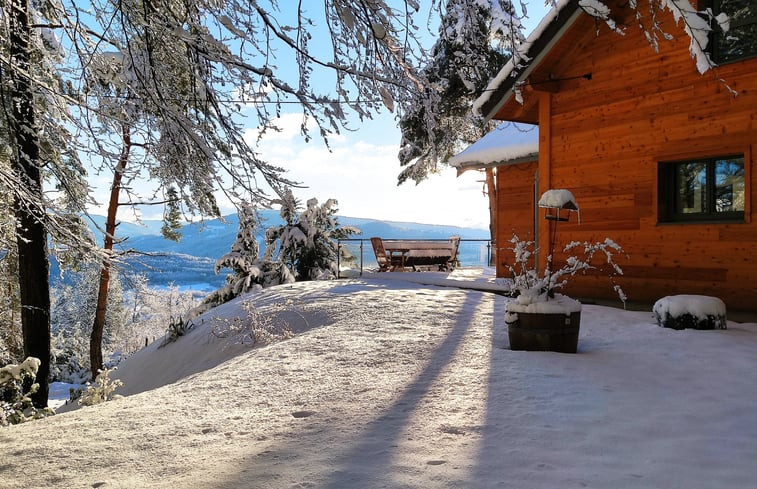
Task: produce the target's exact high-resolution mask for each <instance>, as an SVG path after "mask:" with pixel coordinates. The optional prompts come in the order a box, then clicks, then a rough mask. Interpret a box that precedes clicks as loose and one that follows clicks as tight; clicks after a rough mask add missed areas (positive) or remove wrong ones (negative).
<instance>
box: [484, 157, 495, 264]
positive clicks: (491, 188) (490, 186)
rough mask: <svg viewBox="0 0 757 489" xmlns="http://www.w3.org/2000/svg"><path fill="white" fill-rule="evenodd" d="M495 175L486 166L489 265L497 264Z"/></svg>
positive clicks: (491, 169) (492, 169)
mask: <svg viewBox="0 0 757 489" xmlns="http://www.w3.org/2000/svg"><path fill="white" fill-rule="evenodd" d="M495 177H496V174H495V172H494V168H487V169H486V193H487V195H488V196H489V234H490V235H491V242H492V253H491V259H490V262H489V265H490V266H492V265H494V266H496V264H497V184H496V181H495Z"/></svg>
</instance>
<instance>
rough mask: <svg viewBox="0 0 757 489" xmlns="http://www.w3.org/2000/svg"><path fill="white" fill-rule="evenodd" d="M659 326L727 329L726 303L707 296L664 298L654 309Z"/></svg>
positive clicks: (683, 295)
mask: <svg viewBox="0 0 757 489" xmlns="http://www.w3.org/2000/svg"><path fill="white" fill-rule="evenodd" d="M652 311H653V312H654V316H655V320H656V321H657V324H658V326H662V327H665V328H670V329H678V330H681V329H687V328H690V329H727V327H728V321H727V318H726V307H725V303H724V302H723V301H722V300H721V299H719V298H717V297H710V296H706V295H686V294H682V295H673V296H667V297H663V298H662V299H659V300H658V301H657V302H655V304H654V307H653V308H652Z"/></svg>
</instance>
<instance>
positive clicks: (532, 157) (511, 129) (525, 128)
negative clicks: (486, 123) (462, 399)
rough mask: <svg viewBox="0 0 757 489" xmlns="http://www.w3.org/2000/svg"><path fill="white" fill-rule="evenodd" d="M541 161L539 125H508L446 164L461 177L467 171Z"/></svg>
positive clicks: (483, 138) (487, 135)
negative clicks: (455, 169) (453, 168)
mask: <svg viewBox="0 0 757 489" xmlns="http://www.w3.org/2000/svg"><path fill="white" fill-rule="evenodd" d="M538 159H539V126H535V125H533V124H519V123H505V124H501V125H500V126H498V127H497V128H496V129H494V130H493V131H491V132H489V133H488V134H486V135H485V136H484V137H482V138H481V139H479V140H478V141H476V142H475V143H473V144H471V145H470V146H468V147H467V148H465V149H464V150H463V151H461V152H460V153H458V154H457V155H455V156H453V157H452V158H450V159H449V160H448V161H447V163H448V164H449V165H450V166H453V167H456V168H457V174H458V175H460V174H462V173H463V172H465V171H467V170H480V169H484V168H491V167H496V166H506V165H517V164H518V163H527V162H531V161H537V160H538Z"/></svg>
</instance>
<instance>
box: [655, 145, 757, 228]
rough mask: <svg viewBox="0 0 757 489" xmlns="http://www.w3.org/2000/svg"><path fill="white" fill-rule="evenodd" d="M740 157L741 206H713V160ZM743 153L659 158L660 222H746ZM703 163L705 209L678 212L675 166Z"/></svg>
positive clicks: (714, 200) (746, 189) (745, 158)
mask: <svg viewBox="0 0 757 489" xmlns="http://www.w3.org/2000/svg"><path fill="white" fill-rule="evenodd" d="M733 159H740V160H741V163H742V166H743V173H744V174H743V177H742V178H743V180H744V190H743V192H744V209H743V210H740V211H720V212H718V211H717V210H715V202H716V199H715V189H716V178H715V174H716V172H715V164H716V162H717V161H722V160H733ZM747 161H748V160H747V155H746V154H743V153H733V154H727V155H721V156H713V157H704V158H696V157H695V158H686V159H680V160H674V161H660V162H659V163H658V207H659V212H658V222H659V223H661V224H686V223H693V224H701V223H724V224H728V223H744V222H746V216H747V208H748V187H747V178H748V176H747V173H748V171H747ZM696 163H704V164H705V165H706V166H705V171H706V178H705V192H706V207H707V210H706V211H705V212H692V213H684V212H678V211H677V209H678V202H679V198H680V192H679V188H678V184H677V181H678V179H677V175H678V172H677V168H678V167H679V166H680V165H685V164H696Z"/></svg>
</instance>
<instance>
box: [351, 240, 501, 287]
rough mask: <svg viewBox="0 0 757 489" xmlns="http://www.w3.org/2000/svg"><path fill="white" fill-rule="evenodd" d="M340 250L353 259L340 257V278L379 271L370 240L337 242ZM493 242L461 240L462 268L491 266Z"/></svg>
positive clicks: (458, 257) (440, 241) (458, 256)
mask: <svg viewBox="0 0 757 489" xmlns="http://www.w3.org/2000/svg"><path fill="white" fill-rule="evenodd" d="M384 239H385V240H386V241H397V242H402V241H429V242H434V241H437V242H439V243H447V242H448V240H447V239H428V238H422V239H407V238H404V239H395V238H384ZM337 241H338V243H337V244H338V245H339V247H340V249H342V250H345V251H346V252H347V253H349V254H350V255H351V256H352V257H353V259H350V260H346V261H345V260H344V259H342V257H341V256H340V257H339V263H338V266H339V273H340V278H347V277H360V276H362V275H363V274H364V273H366V272H372V271H375V270H376V269H378V264H377V263H376V255H375V253H374V252H373V248H372V246H371V240H370V238H350V239H340V240H337ZM491 248H492V247H491V240H489V239H470V238H463V239H461V240H460V244H459V246H458V251H457V259H458V261H459V263H460V267H463V268H469V267H477V268H479V269H480V268H481V267H486V266H489V264H490V263H491V259H492V253H491V252H492V249H491Z"/></svg>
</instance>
